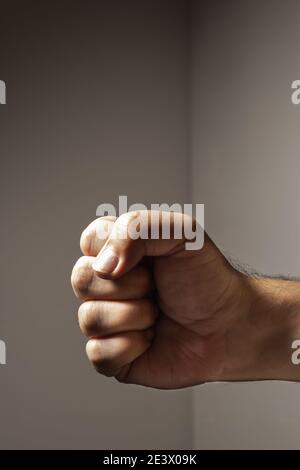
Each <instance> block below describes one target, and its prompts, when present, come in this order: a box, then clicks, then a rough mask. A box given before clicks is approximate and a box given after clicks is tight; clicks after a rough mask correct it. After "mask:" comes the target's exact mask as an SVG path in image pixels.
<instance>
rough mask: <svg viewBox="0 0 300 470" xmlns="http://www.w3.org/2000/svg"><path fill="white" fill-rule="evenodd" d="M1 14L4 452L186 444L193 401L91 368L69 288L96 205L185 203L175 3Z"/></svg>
mask: <svg viewBox="0 0 300 470" xmlns="http://www.w3.org/2000/svg"><path fill="white" fill-rule="evenodd" d="M0 7H1V16H0V45H1V49H0V65H1V67H0V73H1V77H0V78H1V79H4V80H6V83H7V91H8V94H7V105H5V106H2V107H1V108H0V154H1V162H0V165H1V170H0V178H1V182H0V191H1V197H0V204H1V219H2V223H1V274H0V277H1V278H0V284H1V311H0V313H1V315H0V338H1V339H5V340H6V343H7V360H8V364H7V365H6V366H3V367H1V368H0V396H1V400H0V423H1V425H0V447H1V448H4V449H7V448H26V449H27V448H178V447H183V448H184V447H190V446H191V445H192V444H191V443H192V419H191V417H192V415H191V412H192V410H191V392H190V391H189V390H184V391H176V392H160V391H154V390H146V389H144V388H142V387H134V386H125V385H121V384H119V383H118V382H115V381H114V380H113V379H111V380H109V379H106V378H102V377H100V376H99V375H97V374H96V373H95V372H94V371H93V370H92V369H91V367H90V365H89V363H88V361H87V359H86V357H85V340H84V338H83V337H82V336H81V334H80V331H79V329H78V326H77V308H78V303H77V301H76V300H75V299H74V296H73V292H72V290H71V287H70V281H69V276H70V272H71V268H72V265H73V263H74V262H75V260H76V258H77V257H78V256H79V255H80V252H79V236H80V233H81V231H82V229H83V228H84V227H85V226H86V225H87V224H88V223H89V222H90V221H91V220H92V219H93V218H95V211H96V207H97V206H98V204H100V203H101V202H115V201H116V200H117V196H118V195H119V194H127V195H128V197H129V201H130V202H143V203H149V202H161V201H165V202H172V201H179V202H180V201H183V200H185V199H186V196H187V168H186V152H187V123H186V113H187V109H186V105H187V100H186V92H187V83H186V79H187V77H186V67H185V62H186V47H187V43H186V37H187V36H186V21H185V16H186V5H185V2H184V1H174V0H172V1H171V0H169V1H168V0H163V1H162V0H151V1H150V0H149V1H143V2H141V1H139V0H127V1H126V2H124V1H121V0H119V1H116V0H112V1H109V2H108V1H96V0H95V1H92V0H88V1H86V0H85V1H83V0H82V1H76V0H75V1H74V0H72V1H71V0H59V1H58V0H56V1H51V2H50V1H47V2H40V1H37V0H36V1H34V0H31V1H30V0H26V1H9V2H8V1H0Z"/></svg>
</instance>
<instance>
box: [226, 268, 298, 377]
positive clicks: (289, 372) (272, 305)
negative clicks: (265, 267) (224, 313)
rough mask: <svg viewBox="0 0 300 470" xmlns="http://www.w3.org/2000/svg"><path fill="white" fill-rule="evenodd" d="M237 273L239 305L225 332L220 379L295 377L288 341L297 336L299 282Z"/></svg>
mask: <svg viewBox="0 0 300 470" xmlns="http://www.w3.org/2000/svg"><path fill="white" fill-rule="evenodd" d="M240 276H241V277H240V281H241V288H240V289H241V301H240V307H239V311H238V312H237V315H236V319H235V323H234V325H233V327H232V328H231V329H230V331H228V334H227V360H226V364H225V367H224V370H223V373H222V378H221V380H227V381H229V380H232V381H247V380H249V381H252V380H290V381H299V380H300V365H296V364H293V362H292V354H293V349H292V344H293V342H294V341H295V340H300V282H298V281H289V280H277V279H269V278H251V277H249V276H245V275H243V274H241V275H240Z"/></svg>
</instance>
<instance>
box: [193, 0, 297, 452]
mask: <svg viewBox="0 0 300 470" xmlns="http://www.w3.org/2000/svg"><path fill="white" fill-rule="evenodd" d="M193 8H194V10H193V15H192V18H193V29H192V31H193V33H192V36H193V37H192V43H193V53H192V55H193V60H192V82H193V83H192V93H191V96H192V100H191V112H192V123H193V125H192V153H193V168H192V172H193V193H194V202H199V203H205V208H206V229H207V230H208V232H209V233H210V235H211V236H212V238H213V239H214V240H215V241H216V242H217V243H218V244H219V245H220V246H221V247H222V248H223V249H225V250H226V251H227V252H229V253H231V254H232V255H233V256H234V257H235V258H237V259H238V260H240V261H241V262H243V263H248V264H250V265H251V266H252V267H254V268H255V269H256V270H257V271H258V272H261V273H264V274H276V275H277V274H281V273H283V274H286V275H287V274H291V275H297V276H299V272H300V264H299V255H300V244H299V240H300V213H299V200H300V185H299V181H298V179H299V174H300V158H299V128H300V127H299V126H300V107H296V106H293V105H292V104H291V100H290V95H291V91H290V86H291V83H292V81H293V80H296V79H299V77H300V29H299V24H300V2H299V0H285V1H282V0H226V1H225V0H205V1H201V2H200V1H194V2H193ZM194 405H195V445H196V447H199V448H206V449H214V448H300V440H299V427H300V407H299V386H298V385H293V384H280V383H265V384H264V383H254V384H224V385H220V384H215V385H206V386H204V387H199V388H197V389H196V391H195V395H194Z"/></svg>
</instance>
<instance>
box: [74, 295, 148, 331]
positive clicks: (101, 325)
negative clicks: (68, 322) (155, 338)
mask: <svg viewBox="0 0 300 470" xmlns="http://www.w3.org/2000/svg"><path fill="white" fill-rule="evenodd" d="M156 317H157V313H156V307H155V305H154V303H153V302H152V301H151V300H148V299H142V300H127V301H122V302H120V301H110V300H105V301H102V300H88V301H87V302H84V303H83V304H81V306H80V307H79V310H78V319H79V325H80V328H81V331H82V332H83V334H85V335H86V336H87V337H89V338H93V337H96V338H97V337H98V338H100V337H103V336H109V335H113V334H116V333H122V332H125V331H140V330H145V329H147V328H150V327H151V326H152V325H153V324H154V322H155V320H156Z"/></svg>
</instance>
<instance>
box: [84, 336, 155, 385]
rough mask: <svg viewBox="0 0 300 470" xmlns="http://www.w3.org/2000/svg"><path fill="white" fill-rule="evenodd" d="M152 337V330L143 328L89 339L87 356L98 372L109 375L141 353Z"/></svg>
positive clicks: (115, 372)
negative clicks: (142, 329)
mask: <svg viewBox="0 0 300 470" xmlns="http://www.w3.org/2000/svg"><path fill="white" fill-rule="evenodd" d="M152 337H153V332H152V331H151V330H145V331H139V332H136V331H131V332H128V333H122V334H120V335H115V336H111V337H108V338H102V339H91V340H89V341H88V343H87V345H86V352H87V356H88V358H89V360H90V362H91V363H92V364H93V366H94V367H95V369H96V370H97V371H98V372H100V373H101V374H103V375H106V376H108V377H111V376H114V375H117V374H118V372H119V371H120V370H121V369H122V368H123V367H125V366H126V365H128V364H131V363H132V362H133V361H134V360H135V359H137V358H138V357H139V356H140V355H141V354H143V353H144V352H145V351H146V350H147V349H148V348H149V346H150V345H151V340H152Z"/></svg>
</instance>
